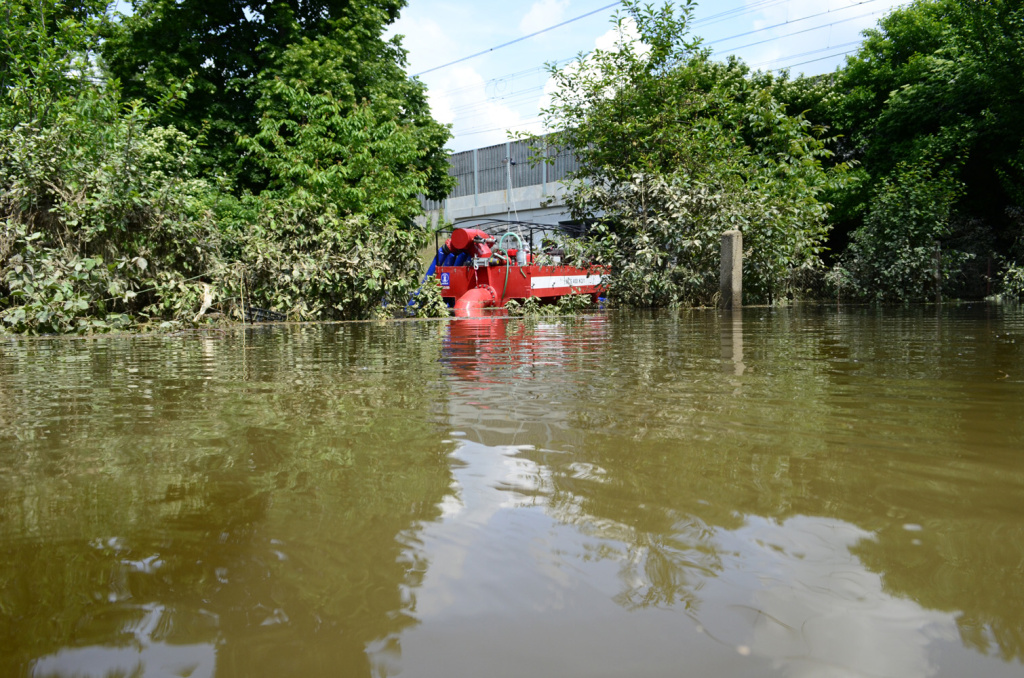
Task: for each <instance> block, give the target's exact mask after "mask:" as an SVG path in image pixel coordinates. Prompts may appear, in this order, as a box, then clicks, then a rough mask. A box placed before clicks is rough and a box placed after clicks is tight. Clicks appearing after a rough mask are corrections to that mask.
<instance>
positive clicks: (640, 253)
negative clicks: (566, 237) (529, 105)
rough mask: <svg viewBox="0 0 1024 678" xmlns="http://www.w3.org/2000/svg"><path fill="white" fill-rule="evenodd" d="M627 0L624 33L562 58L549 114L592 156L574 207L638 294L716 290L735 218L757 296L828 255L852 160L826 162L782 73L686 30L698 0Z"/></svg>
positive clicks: (617, 285)
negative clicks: (706, 44) (833, 211)
mask: <svg viewBox="0 0 1024 678" xmlns="http://www.w3.org/2000/svg"><path fill="white" fill-rule="evenodd" d="M624 4H625V7H626V14H625V15H619V16H617V18H616V25H617V27H618V29H619V31H620V34H621V35H623V36H624V38H623V39H622V40H621V41H620V44H619V45H618V46H617V47H615V48H613V49H610V50H597V51H595V52H593V53H591V54H589V55H586V56H582V57H581V58H580V59H578V60H577V61H576V62H575V63H573V64H571V65H570V66H568V67H566V68H563V69H553V71H552V75H553V77H554V80H555V82H556V84H557V86H558V88H557V90H556V93H555V95H554V98H553V103H552V105H551V107H550V108H548V109H547V110H546V111H545V114H546V122H547V126H548V127H549V128H551V129H555V130H558V131H557V132H556V133H555V134H554V135H553V141H554V143H555V145H556V146H562V147H571V148H573V149H574V151H575V152H576V154H577V156H578V157H579V160H580V170H579V171H577V172H575V173H574V174H573V175H572V177H571V180H572V184H571V189H570V191H569V194H568V196H567V203H568V205H569V207H570V209H571V210H572V213H573V216H574V218H576V219H579V220H583V221H588V222H592V223H594V224H595V226H594V227H593V228H592V229H591V246H592V248H593V254H594V256H596V258H597V260H598V261H600V262H601V263H606V264H610V265H611V266H612V267H613V270H614V273H613V281H612V283H611V292H612V293H613V294H614V295H615V296H616V297H617V298H619V299H620V300H622V301H624V302H626V303H629V304H635V305H644V306H646V305H670V304H677V303H695V302H696V303H709V302H710V301H712V299H713V296H714V294H715V293H716V291H717V287H718V285H717V279H718V262H719V257H720V252H719V238H720V235H721V234H722V232H724V231H726V230H729V229H739V230H741V231H742V232H743V234H744V245H745V247H746V248H747V249H748V257H747V261H746V263H745V273H746V275H745V290H746V291H747V293H748V298H749V299H750V300H768V299H771V298H772V296H773V295H775V294H778V293H779V292H780V291H782V290H783V288H784V284H785V280H786V279H787V277H788V275H789V272H790V270H791V269H793V268H797V267H814V266H816V265H818V255H819V253H820V251H821V245H822V242H823V240H824V238H825V235H826V233H827V227H826V222H825V217H826V215H827V209H828V205H827V204H825V203H824V202H823V201H821V200H820V199H819V195H820V193H821V192H822V191H823V190H824V189H825V188H827V187H829V186H831V185H833V184H834V183H835V182H836V181H838V180H839V178H840V176H841V174H842V169H843V168H842V167H841V166H837V167H835V168H833V169H832V170H828V171H826V170H825V169H824V168H823V165H822V160H823V159H824V158H826V157H828V155H829V152H828V151H827V150H826V149H825V140H824V139H822V138H821V136H820V134H819V132H818V130H816V129H814V128H813V127H812V126H811V125H810V123H808V122H807V121H806V120H804V119H803V118H802V117H801V116H798V115H797V116H792V115H787V114H786V112H785V110H784V107H783V106H782V104H781V103H780V102H779V101H777V100H776V99H775V98H774V97H773V95H772V91H771V88H772V84H773V80H772V78H771V77H768V76H764V75H763V74H754V73H751V72H750V71H749V69H748V68H747V67H746V66H744V65H743V64H742V63H741V62H739V61H736V60H730V61H728V62H726V63H720V62H714V61H712V60H711V59H710V55H709V52H708V51H707V50H705V49H702V48H701V47H700V43H699V40H694V39H691V38H689V37H687V36H688V34H687V23H688V21H689V20H690V17H691V16H692V12H693V3H692V2H688V3H685V4H684V5H683V7H682V9H681V11H679V12H676V10H675V9H674V7H673V5H672V4H671V3H666V4H665V5H664V6H663V7H661V8H654V7H652V6H643V5H641V4H640V3H638V2H632V1H627V2H626V3H624ZM634 27H635V37H636V39H631V37H630V34H631V33H632V32H633V30H634Z"/></svg>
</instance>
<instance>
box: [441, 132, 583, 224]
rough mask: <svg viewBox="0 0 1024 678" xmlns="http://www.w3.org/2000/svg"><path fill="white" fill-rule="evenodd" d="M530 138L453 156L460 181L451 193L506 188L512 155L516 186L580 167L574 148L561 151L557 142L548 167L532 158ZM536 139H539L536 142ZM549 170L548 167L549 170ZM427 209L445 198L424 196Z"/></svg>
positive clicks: (458, 195)
mask: <svg viewBox="0 0 1024 678" xmlns="http://www.w3.org/2000/svg"><path fill="white" fill-rule="evenodd" d="M530 143H531V142H530V141H512V142H509V143H508V144H497V145H495V146H487V147H486V148H479V149H477V150H476V151H462V152H461V153H455V154H453V155H452V156H451V160H450V162H451V166H450V168H449V170H448V173H449V174H450V175H451V176H453V177H455V179H456V181H457V182H458V183H457V184H456V185H455V188H454V189H453V190H452V192H451V193H450V194H449V195H448V197H449V198H461V197H463V196H467V195H473V193H474V190H475V191H476V192H478V193H490V192H492V191H504V190H507V189H508V183H509V174H510V170H509V167H508V166H507V164H506V159H507V158H509V157H510V156H511V158H512V160H513V162H514V163H515V164H514V165H512V167H511V177H512V187H513V188H523V187H525V186H539V185H541V184H544V183H548V184H550V183H553V182H555V181H561V180H562V179H564V178H565V176H566V174H568V173H569V172H571V171H573V170H576V169H579V163H578V162H577V160H576V156H575V155H573V153H572V151H571V150H568V149H563V150H562V151H561V152H559V151H558V150H557V149H556V148H554V147H553V146H549V147H548V148H547V156H548V157H549V158H554V164H553V165H548V166H547V167H546V168H545V167H544V165H543V163H541V162H536V163H531V162H530V156H531V151H530ZM534 143H535V142H534ZM474 153H475V154H476V185H475V186H474V183H473V178H474V174H473V155H474ZM545 170H546V171H545ZM422 202H423V208H424V209H426V210H435V209H440V207H441V202H438V201H435V200H426V199H423V200H422Z"/></svg>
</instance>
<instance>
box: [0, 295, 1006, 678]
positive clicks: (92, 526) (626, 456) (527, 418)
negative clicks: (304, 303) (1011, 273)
mask: <svg viewBox="0 0 1024 678" xmlns="http://www.w3.org/2000/svg"><path fill="white" fill-rule="evenodd" d="M1022 674H1024V311H1021V310H1018V309H1015V308H1007V307H999V306H985V305H975V306H970V307H967V306H964V307H952V308H944V309H941V310H936V309H934V308H931V309H928V308H923V309H912V310H901V311H893V310H877V309H852V310H837V309H828V308H826V309H818V308H791V309H780V310H770V309H746V310H744V311H743V312H741V313H736V314H732V313H729V314H722V313H718V312H713V311H709V312H702V311H700V312H698V311H694V312H679V313H660V314H637V313H617V312H610V313H606V314H599V315H591V316H584V317H580V318H575V319H568V320H565V319H559V320H539V321H523V320H511V319H502V318H496V319H483V320H465V321H443V322H404V323H382V324H357V325H309V326H266V327H256V328H251V327H250V328H246V329H242V328H239V329H234V330H228V331H223V332H207V333H189V334H185V335H181V336H169V335H161V336H138V337H127V338H126V337H117V338H99V339H73V340H68V339H46V338H43V339H10V338H6V339H0V675H3V676H38V677H43V676H68V677H70V676H194V677H209V676H218V677H221V676H231V677H235V676H238V677H241V676H314V677H315V676H395V675H401V676H409V677H417V676H426V677H435V676H437V677H458V676H474V677H475V676H488V677H491V676H516V677H520V676H531V677H535V676H552V677H555V676H557V677H560V678H561V677H573V676H580V677H583V676H586V677H593V676H629V677H631V678H632V677H636V676H659V677H660V676H801V677H804V676H806V677H812V676H893V677H900V678H907V677H913V676H958V677H959V676H1020V675H1022Z"/></svg>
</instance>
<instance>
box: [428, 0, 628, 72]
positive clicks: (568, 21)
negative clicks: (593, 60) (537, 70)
mask: <svg viewBox="0 0 1024 678" xmlns="http://www.w3.org/2000/svg"><path fill="white" fill-rule="evenodd" d="M621 4H622V0H618V1H617V2H613V3H612V4H610V5H606V6H604V7H601V8H599V9H595V10H593V11H591V12H587V13H586V14H580V15H579V16H577V17H573V18H572V19H568V20H566V21H563V22H562V23H560V24H555V25H554V26H548V27H547V28H542V29H540V30H539V31H536V32H534V33H530V34H529V35H524V36H523V37H521V38H516V39H515V40H509V41H508V42H505V43H502V44H500V45H497V46H495V47H491V48H489V49H485V50H484V51H482V52H477V53H476V54H470V55H469V56H466V57H462V58H461V59H456V60H455V61H449V62H448V63H446V64H441V65H440V66H434V67H433V68H428V69H427V70H425V71H420V72H419V73H416V74H415V75H413V76H412V77H414V78H418V77H420V76H421V75H424V74H426V73H431V72H433V71H439V70H441V69H442V68H448V67H449V66H454V65H455V64H459V63H462V62H463V61H469V60H470V59H475V58H476V57H478V56H483V55H484V54H487V53H489V52H493V51H494V50H496V49H501V48H502V47H508V46H509V45H514V44H516V43H517V42H522V41H523V40H528V39H530V38H533V37H536V36H538V35H540V34H541V33H547V32H548V31H553V30H555V29H556V28H561V27H562V26H566V25H568V24H571V23H572V22H574V21H579V20H580V19H585V18H587V17H588V16H591V15H594V14H597V13H598V12H604V11H605V10H609V9H611V8H612V7H615V6H617V5H621Z"/></svg>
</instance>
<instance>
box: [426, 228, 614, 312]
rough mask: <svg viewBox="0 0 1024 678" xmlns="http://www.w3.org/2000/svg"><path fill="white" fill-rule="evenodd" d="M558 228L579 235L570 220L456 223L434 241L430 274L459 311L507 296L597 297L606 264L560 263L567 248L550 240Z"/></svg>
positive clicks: (498, 301) (495, 302)
mask: <svg viewBox="0 0 1024 678" xmlns="http://www.w3.org/2000/svg"><path fill="white" fill-rule="evenodd" d="M559 232H560V233H565V234H567V235H578V233H577V232H575V230H574V229H573V228H572V227H567V226H552V225H550V224H536V223H530V222H523V221H500V220H496V219H495V220H489V221H486V222H483V223H481V224H477V226H476V227H475V228H463V227H460V228H456V229H454V230H452V231H451V237H449V238H448V239H447V240H445V242H444V244H443V245H440V234H441V232H440V231H439V232H438V234H437V239H438V242H437V243H435V244H438V245H440V246H439V247H438V249H437V255H436V256H435V257H434V263H433V264H431V267H430V270H429V271H427V274H428V275H430V274H431V273H433V275H435V276H436V277H437V278H438V280H439V281H440V283H441V294H442V296H443V297H444V298H445V300H446V301H447V302H448V303H449V304H450V305H451V306H453V307H454V308H455V315H456V317H463V318H465V317H469V316H472V315H479V313H480V311H481V310H482V309H484V308H489V307H500V306H504V305H505V302H507V301H508V300H509V299H519V300H522V299H528V298H530V297H537V298H539V299H543V300H550V301H554V300H556V299H558V298H559V297H563V296H565V295H568V294H589V295H591V296H593V297H594V299H595V301H596V300H597V297H598V296H599V295H600V294H602V293H603V292H604V289H605V285H604V280H605V276H606V275H607V273H608V270H607V269H606V268H604V267H601V266H582V267H581V266H575V265H568V264H564V263H562V261H561V259H562V257H563V256H564V252H563V251H562V250H561V249H560V248H559V247H557V245H555V244H553V243H552V241H551V237H552V236H553V235H555V234H556V233H559ZM445 233H447V231H445Z"/></svg>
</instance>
